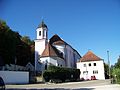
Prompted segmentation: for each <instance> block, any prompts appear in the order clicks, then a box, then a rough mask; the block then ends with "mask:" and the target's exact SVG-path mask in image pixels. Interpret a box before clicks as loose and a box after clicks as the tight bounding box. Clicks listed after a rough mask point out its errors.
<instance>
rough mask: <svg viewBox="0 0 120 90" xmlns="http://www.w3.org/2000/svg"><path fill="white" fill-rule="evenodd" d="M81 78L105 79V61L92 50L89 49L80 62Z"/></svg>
mask: <svg viewBox="0 0 120 90" xmlns="http://www.w3.org/2000/svg"><path fill="white" fill-rule="evenodd" d="M77 68H78V69H80V71H81V74H80V78H81V79H84V80H94V79H98V80H104V79H105V75H104V61H103V59H101V58H100V57H98V56H96V55H95V54H94V53H93V52H92V51H88V52H87V53H86V54H85V55H84V56H83V57H82V58H81V59H80V60H79V61H78V62H77Z"/></svg>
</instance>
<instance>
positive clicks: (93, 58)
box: [80, 51, 102, 62]
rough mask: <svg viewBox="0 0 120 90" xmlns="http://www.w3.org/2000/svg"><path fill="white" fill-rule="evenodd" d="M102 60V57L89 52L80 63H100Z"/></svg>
mask: <svg viewBox="0 0 120 90" xmlns="http://www.w3.org/2000/svg"><path fill="white" fill-rule="evenodd" d="M100 60H102V59H101V58H100V57H98V56H96V55H95V54H94V53H93V52H91V51H88V52H87V53H86V54H85V55H84V56H83V57H82V58H81V59H80V62H87V61H100Z"/></svg>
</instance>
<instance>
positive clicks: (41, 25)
mask: <svg viewBox="0 0 120 90" xmlns="http://www.w3.org/2000/svg"><path fill="white" fill-rule="evenodd" d="M38 28H47V25H46V24H45V23H44V21H43V20H42V22H41V24H40V25H39V26H38Z"/></svg>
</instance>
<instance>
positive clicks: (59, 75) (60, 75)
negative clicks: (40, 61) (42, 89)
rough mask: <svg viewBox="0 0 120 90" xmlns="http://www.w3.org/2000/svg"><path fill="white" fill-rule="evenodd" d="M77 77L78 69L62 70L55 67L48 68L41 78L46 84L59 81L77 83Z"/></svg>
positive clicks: (78, 74)
mask: <svg viewBox="0 0 120 90" xmlns="http://www.w3.org/2000/svg"><path fill="white" fill-rule="evenodd" d="M79 76H80V70H79V69H73V68H62V67H56V66H49V67H48V69H47V70H46V71H45V72H44V73H43V78H44V79H45V81H46V82H48V81H50V80H61V81H62V82H65V80H68V81H77V79H79Z"/></svg>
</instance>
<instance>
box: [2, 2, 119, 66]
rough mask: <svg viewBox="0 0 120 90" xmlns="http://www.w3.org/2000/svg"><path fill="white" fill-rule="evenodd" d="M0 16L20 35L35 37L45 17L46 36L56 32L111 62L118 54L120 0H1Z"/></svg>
mask: <svg viewBox="0 0 120 90" xmlns="http://www.w3.org/2000/svg"><path fill="white" fill-rule="evenodd" d="M0 18H1V19H3V20H5V21H6V22H7V24H8V25H9V26H10V28H11V29H12V30H14V31H18V32H19V33H20V34H21V35H22V36H24V35H27V36H29V37H30V38H31V39H33V40H34V39H36V28H37V26H38V25H39V24H40V23H41V20H42V19H44V21H45V23H46V24H47V26H48V28H49V38H50V37H51V36H52V35H54V34H58V35H59V36H60V37H61V38H62V39H64V40H65V41H66V42H67V43H69V44H70V45H71V46H73V47H74V48H75V49H76V50H77V51H78V52H79V53H80V54H81V56H83V55H84V54H85V53H86V52H87V51H88V50H89V49H90V50H92V51H93V52H94V53H95V54H96V55H98V56H99V57H101V58H103V59H104V60H105V62H107V50H109V52H110V53H109V54H110V62H111V64H114V63H115V62H116V61H117V59H118V56H119V55H120V42H119V41H120V1H119V0H0Z"/></svg>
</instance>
